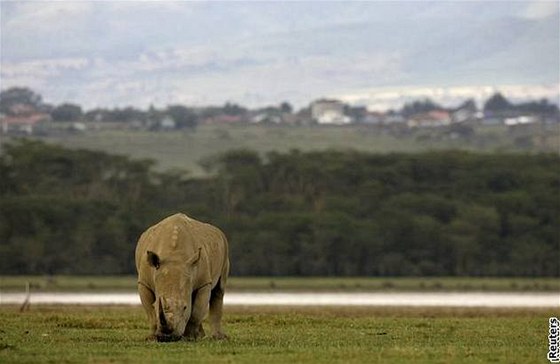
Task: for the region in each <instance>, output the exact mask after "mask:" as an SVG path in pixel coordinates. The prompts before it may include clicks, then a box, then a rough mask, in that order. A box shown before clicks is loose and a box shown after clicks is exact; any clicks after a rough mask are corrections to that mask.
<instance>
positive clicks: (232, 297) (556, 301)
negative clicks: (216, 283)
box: [0, 292, 560, 308]
mask: <svg viewBox="0 0 560 364" xmlns="http://www.w3.org/2000/svg"><path fill="white" fill-rule="evenodd" d="M24 300H25V294H24V293H1V292H0V304H21V303H22V302H23V301H24ZM30 303H31V304H84V305H108V304H118V305H139V304H140V298H139V297H138V294H137V293H136V292H130V293H56V292H50V293H42V292H39V293H32V294H31V298H30ZM224 303H225V305H231V306H234V305H242V306H259V305H267V306H400V307H404V306H416V307H418V306H426V307H438V306H439V307H445V306H447V307H558V308H560V293H548V292H547V293H543V292H527V293H517V292H516V293H512V292H464V293H462V292H398V293H385V292H368V293H353V292H352V293H338V292H333V293H325V292H320V293H311V292H310V293H300V292H297V293H292V292H283V293H278V292H228V293H226V295H225V298H224Z"/></svg>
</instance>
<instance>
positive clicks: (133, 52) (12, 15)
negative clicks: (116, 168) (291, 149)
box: [0, 0, 560, 109]
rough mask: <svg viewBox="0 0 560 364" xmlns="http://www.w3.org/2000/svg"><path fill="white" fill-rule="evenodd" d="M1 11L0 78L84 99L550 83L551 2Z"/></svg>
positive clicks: (554, 88) (354, 97)
mask: <svg viewBox="0 0 560 364" xmlns="http://www.w3.org/2000/svg"><path fill="white" fill-rule="evenodd" d="M0 19H1V47H0V49H1V72H0V80H1V87H2V89H6V88H8V87H12V86H27V87H31V88H32V89H34V90H36V91H37V92H39V93H41V94H42V95H43V97H44V99H46V101H48V102H52V103H61V102H64V101H69V102H76V103H80V104H82V105H84V106H85V107H86V108H91V107H96V106H107V107H113V106H125V105H134V106H138V107H143V108H144V107H147V106H149V105H150V104H154V105H156V106H165V105H167V104H172V103H184V104H187V105H197V106H198V105H210V104H223V103H225V102H226V101H229V102H237V103H240V104H243V105H246V106H250V107H257V106H264V105H270V104H279V103H280V102H282V101H288V102H291V103H293V104H294V105H296V106H297V107H301V106H305V105H307V104H308V103H309V102H310V101H312V100H314V99H317V98H320V97H337V98H340V99H343V100H345V101H347V102H351V103H354V104H361V105H366V106H369V107H370V108H371V109H384V108H388V107H395V106H398V105H399V104H400V103H402V102H404V101H407V100H410V99H414V98H422V97H431V98H433V99H435V100H437V101H441V102H444V103H448V104H449V103H454V102H458V100H460V99H464V98H467V97H471V96H473V97H476V98H477V99H478V100H480V99H481V98H483V97H487V96H488V95H489V94H491V93H492V92H494V91H496V90H501V91H503V92H504V93H506V95H508V96H510V97H514V98H523V97H534V98H540V97H549V98H551V99H553V101H554V98H557V97H558V92H559V91H558V90H559V83H560V81H559V78H560V76H559V64H560V60H559V57H560V51H559V43H560V40H559V34H560V29H559V26H560V25H559V24H560V19H559V3H558V2H557V1H529V0H527V1H515V2H512V1H484V2H477V1H461V2H459V1H437V2H434V1H407V2H405V1H385V2H380V1H370V2H332V1H331V2H321V1H310V2H269V1H268V2H186V1H174V2H170V1H143V2H135V1H95V2H92V1H33V2H31V1H4V0H2V2H1V18H0ZM556 102H557V100H556Z"/></svg>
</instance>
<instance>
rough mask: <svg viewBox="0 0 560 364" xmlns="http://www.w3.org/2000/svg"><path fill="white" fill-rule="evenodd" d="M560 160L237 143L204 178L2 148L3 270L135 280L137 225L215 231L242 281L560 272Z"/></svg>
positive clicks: (125, 161) (40, 146)
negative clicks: (171, 218)
mask: <svg viewBox="0 0 560 364" xmlns="http://www.w3.org/2000/svg"><path fill="white" fill-rule="evenodd" d="M559 162H560V157H559V156H558V155H556V154H539V155H521V154H495V155H487V154H476V153H470V152H459V151H442V152H427V153H420V154H398V153H396V154H368V153H360V152H354V151H323V152H305V153H304V152H299V151H292V152H290V153H269V154H267V155H265V156H262V155H259V154H257V153H256V152H253V151H249V150H236V151H230V152H227V153H225V154H222V155H218V156H215V157H214V158H211V159H207V160H205V161H204V162H203V166H204V167H205V168H206V169H207V171H208V172H209V176H208V177H205V178H187V177H185V174H183V173H179V172H177V171H175V172H163V173H162V172H156V170H155V169H154V168H153V167H154V163H153V162H151V161H138V160H131V159H129V158H126V157H122V156H114V155H109V154H106V153H103V152H94V151H85V150H67V149H64V148H62V147H59V146H52V145H47V144H44V143H41V142H37V141H28V140H22V141H16V142H11V143H9V144H5V145H4V146H3V152H2V154H1V158H0V274H132V273H134V258H133V252H134V248H135V245H136V241H137V239H138V237H139V235H140V234H141V232H142V231H143V230H144V229H145V228H147V227H148V226H150V225H151V224H153V223H155V222H157V221H159V219H161V218H163V217H165V216H167V215H169V214H172V213H175V212H177V211H181V212H185V213H187V214H189V215H190V216H192V217H194V218H197V219H200V220H203V221H207V222H211V223H213V224H215V225H217V226H220V227H221V228H222V229H223V230H224V231H225V233H226V235H227V236H228V238H229V240H230V255H231V261H232V273H233V274H234V275H273V276H280V275H302V276H310V275H322V276H425V275H448V276H467V275H468V276H559V273H560V272H559V264H560V261H559V260H558V257H559V256H560V251H559V236H560V234H559V227H560V203H559V201H560V188H559V187H560V170H559V169H558V168H557V167H558V165H560V164H559Z"/></svg>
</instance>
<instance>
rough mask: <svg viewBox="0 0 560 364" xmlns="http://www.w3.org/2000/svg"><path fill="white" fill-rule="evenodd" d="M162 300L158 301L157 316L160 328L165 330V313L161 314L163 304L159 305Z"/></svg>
mask: <svg viewBox="0 0 560 364" xmlns="http://www.w3.org/2000/svg"><path fill="white" fill-rule="evenodd" d="M161 300H162V298H161V297H160V298H159V299H158V314H159V323H160V324H161V328H162V329H164V328H167V321H166V320H165V313H164V312H163V304H162V303H161Z"/></svg>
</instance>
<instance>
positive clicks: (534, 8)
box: [520, 0, 560, 19]
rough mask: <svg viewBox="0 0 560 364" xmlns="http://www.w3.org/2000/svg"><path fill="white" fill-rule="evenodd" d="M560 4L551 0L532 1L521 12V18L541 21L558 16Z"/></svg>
mask: <svg viewBox="0 0 560 364" xmlns="http://www.w3.org/2000/svg"><path fill="white" fill-rule="evenodd" d="M559 7H560V3H559V2H558V1H551V0H548V1H547V0H533V1H530V2H529V3H528V4H527V5H526V7H525V8H524V9H523V10H522V11H521V14H520V15H521V17H523V18H526V19H542V18H547V17H550V16H554V15H556V16H558V12H559V10H558V9H559Z"/></svg>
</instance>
